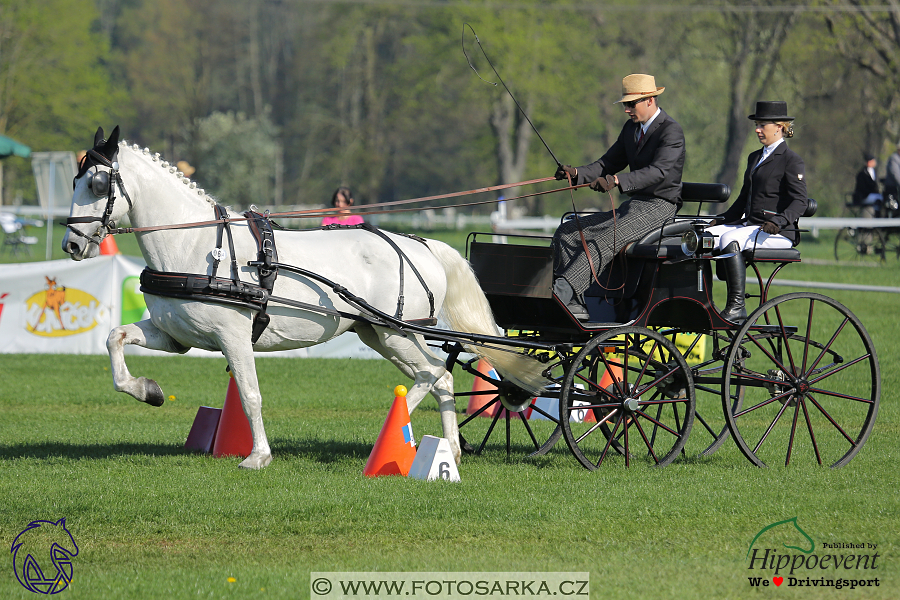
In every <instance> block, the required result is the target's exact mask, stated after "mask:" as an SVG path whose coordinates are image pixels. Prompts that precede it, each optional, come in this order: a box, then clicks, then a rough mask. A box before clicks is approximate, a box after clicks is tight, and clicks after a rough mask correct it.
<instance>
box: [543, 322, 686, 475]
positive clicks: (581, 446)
mask: <svg viewBox="0 0 900 600" xmlns="http://www.w3.org/2000/svg"><path fill="white" fill-rule="evenodd" d="M559 410H560V416H561V418H560V425H561V428H562V434H563V437H565V439H566V443H567V444H568V445H569V449H570V450H571V451H572V454H574V455H575V458H577V459H578V461H579V462H580V463H581V464H582V465H584V466H585V467H586V468H587V469H589V470H594V469H596V468H598V467H599V466H600V465H602V464H603V462H604V461H606V462H609V461H615V462H620V461H622V460H623V459H624V463H625V466H626V467H627V466H631V463H632V462H634V461H638V462H642V463H646V464H650V465H656V466H665V465H667V464H669V463H670V462H672V461H673V460H675V458H677V457H678V455H679V454H680V453H681V451H682V449H683V448H684V444H685V442H686V441H687V437H688V434H689V433H690V431H691V425H692V424H693V422H694V381H693V378H692V377H691V371H690V369H689V367H688V364H687V362H686V361H685V360H684V357H683V356H682V355H681V353H680V352H679V351H678V350H677V348H675V345H674V344H673V343H672V342H670V341H669V340H668V339H666V338H665V337H664V336H663V335H661V334H659V333H657V332H655V331H651V330H649V329H644V328H642V327H619V328H616V329H611V330H608V331H606V332H604V333H602V334H600V335H598V336H597V337H594V338H592V339H591V341H590V342H589V343H588V344H587V345H586V346H585V347H584V348H583V349H582V350H581V352H579V353H578V355H577V356H576V357H575V360H574V361H573V363H572V365H571V366H570V367H569V369H568V371H567V372H566V378H565V380H564V381H563V385H562V396H561V398H560V409H559ZM584 411H590V412H591V413H592V416H593V418H584V416H583V415H584ZM579 417H580V418H579ZM617 450H618V451H619V452H620V453H621V454H622V455H623V458H620V457H619V456H618V452H617Z"/></svg>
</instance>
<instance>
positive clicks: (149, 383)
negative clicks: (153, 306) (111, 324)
mask: <svg viewBox="0 0 900 600" xmlns="http://www.w3.org/2000/svg"><path fill="white" fill-rule="evenodd" d="M127 344H134V345H136V346H141V347H143V348H149V349H151V350H163V351H164V352H178V353H184V352H186V351H187V350H188V348H185V347H184V346H182V345H181V344H179V343H178V342H176V341H175V340H174V339H173V338H172V337H171V336H170V335H169V334H168V333H166V332H164V331H161V330H159V329H157V328H156V326H155V325H154V324H153V323H151V322H150V319H146V320H144V321H140V322H138V323H131V324H130V325H121V326H119V327H116V328H115V329H113V330H112V331H110V332H109V337H108V338H106V349H107V350H108V351H109V362H110V365H111V366H112V376H113V387H115V389H116V391H117V392H125V393H126V394H128V395H129V396H134V397H135V398H137V399H138V400H140V401H141V402H146V403H147V404H149V405H151V406H162V404H163V402H165V396H164V395H163V392H162V389H161V388H160V387H159V384H158V383H156V382H155V381H153V380H152V379H147V378H146V377H133V376H132V375H131V373H129V372H128V366H127V365H126V364H125V352H124V349H125V346H126V345H127Z"/></svg>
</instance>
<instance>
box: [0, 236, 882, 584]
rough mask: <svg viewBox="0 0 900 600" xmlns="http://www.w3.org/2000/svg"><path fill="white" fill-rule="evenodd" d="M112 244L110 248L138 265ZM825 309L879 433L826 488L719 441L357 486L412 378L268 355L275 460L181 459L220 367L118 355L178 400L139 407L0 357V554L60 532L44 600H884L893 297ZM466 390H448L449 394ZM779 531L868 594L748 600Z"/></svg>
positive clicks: (821, 268) (57, 365)
mask: <svg viewBox="0 0 900 600" xmlns="http://www.w3.org/2000/svg"><path fill="white" fill-rule="evenodd" d="M59 239H61V237H60V238H59ZM128 240H132V241H133V238H132V237H130V236H122V237H121V238H120V241H119V247H120V249H122V250H123V251H125V252H126V253H133V252H130V251H129V249H130V247H129V246H128V244H130V243H131V242H130V241H128ZM40 248H41V249H42V248H43V246H40ZM803 251H804V257H805V258H806V257H808V256H812V257H816V256H818V255H819V254H821V255H822V256H823V257H827V255H828V252H829V251H830V244H828V243H827V242H826V241H822V242H819V243H816V242H805V243H804V246H803ZM4 258H5V257H4ZM782 277H784V278H790V279H799V280H809V281H843V282H849V283H870V284H874V285H887V286H898V285H900V265H898V264H897V263H896V262H894V263H890V262H889V263H888V264H886V265H885V266H883V267H879V268H860V267H853V266H836V265H820V264H802V265H792V266H790V267H788V268H787V269H786V270H785V271H784V272H783V275H782ZM791 291H796V288H776V289H775V290H774V291H773V295H774V294H780V293H787V292H791ZM827 295H829V296H833V297H834V298H836V299H838V300H839V301H841V302H842V303H844V304H845V305H846V306H848V307H850V308H851V310H853V311H854V312H855V313H856V314H857V315H858V316H859V317H860V318H861V320H862V322H863V323H864V324H865V325H866V327H867V328H868V330H869V332H870V334H871V335H872V337H873V339H874V341H875V345H876V348H877V349H878V352H879V358H880V362H881V372H882V403H881V410H880V413H879V415H878V421H877V423H876V425H875V429H874V432H873V433H872V436H871V437H870V438H869V441H868V443H867V444H866V446H865V447H864V448H863V449H862V451H861V452H860V454H859V455H858V456H857V457H856V458H855V459H854V460H853V461H852V462H851V463H850V464H849V465H848V466H846V467H844V468H842V469H838V470H831V469H827V468H821V467H818V466H815V465H814V464H812V463H811V461H795V462H794V463H792V464H791V466H790V467H787V468H785V467H782V466H773V467H771V468H769V469H764V470H763V469H757V468H755V467H752V466H751V465H750V464H749V463H748V462H747V461H746V459H745V458H744V457H743V456H742V455H741V454H740V453H739V452H738V451H737V449H736V448H735V447H734V444H732V443H731V442H730V441H729V442H728V443H726V445H725V446H724V447H723V448H722V449H721V450H720V451H719V452H717V453H716V454H714V455H712V456H711V457H706V458H694V457H689V458H687V459H684V460H677V461H676V462H675V463H673V464H672V465H671V466H669V467H666V468H664V469H647V468H643V467H641V468H632V469H628V470H626V469H624V468H623V466H622V465H621V462H615V463H613V464H610V465H604V467H603V468H602V469H600V470H598V471H596V472H588V471H586V470H584V469H582V468H581V467H580V466H579V465H578V464H577V463H576V462H575V460H574V459H573V458H572V457H571V456H570V454H569V452H568V450H567V449H566V447H565V444H564V443H562V442H561V443H560V444H558V445H557V447H556V448H554V450H552V451H551V452H550V453H549V455H548V456H546V457H542V458H540V459H536V460H528V459H524V458H523V456H524V454H525V448H526V444H525V440H524V439H523V437H521V436H520V437H517V438H515V440H514V441H515V444H514V449H513V456H512V458H511V459H510V460H507V458H506V454H505V452H504V451H503V449H502V442H501V440H500V438H497V439H496V443H493V444H491V445H489V447H488V449H487V451H486V452H485V454H484V455H482V456H478V457H473V456H465V457H464V458H463V463H462V465H461V467H460V475H461V479H462V481H461V482H460V483H455V484H450V483H446V482H430V483H426V482H420V481H414V480H408V479H405V478H399V477H385V478H378V479H368V478H366V477H364V476H363V475H362V469H363V466H364V464H365V461H366V458H367V457H368V454H369V452H370V450H371V448H372V444H373V443H374V441H375V439H376V438H377V436H378V432H379V430H380V428H381V425H382V423H383V421H384V417H385V414H386V412H387V409H388V407H389V406H390V402H391V400H392V389H393V387H394V386H395V385H397V384H398V383H407V382H406V381H404V379H403V377H402V376H401V375H400V374H399V373H398V372H397V371H396V370H395V369H394V368H393V367H392V366H390V365H389V364H388V363H386V362H385V361H361V360H349V359H347V360H338V359H332V360H313V359H307V360H297V359H284V358H277V357H272V358H263V359H259V360H258V361H257V367H258V370H259V374H260V380H261V387H262V393H263V416H264V419H265V423H266V427H267V433H268V435H269V440H270V443H271V445H272V449H273V452H274V455H275V458H274V460H273V462H272V464H271V465H270V466H269V467H268V468H266V469H264V470H262V471H259V472H245V471H243V470H240V469H238V468H237V463H238V462H239V460H238V459H213V458H211V457H208V456H202V455H197V454H193V453H189V452H186V451H184V449H183V445H184V440H185V438H186V436H187V433H188V431H189V429H190V425H191V422H192V420H193V418H194V415H195V414H196V412H197V408H198V407H199V406H203V405H206V406H221V405H222V401H223V400H224V396H225V389H226V386H227V378H226V377H227V376H226V374H225V372H224V369H225V361H224V359H205V358H188V357H129V359H128V363H129V367H130V369H131V372H132V373H134V374H136V375H144V376H147V377H151V378H153V379H156V380H157V381H158V382H159V383H160V384H161V385H162V387H163V391H164V392H165V394H166V395H167V396H174V399H171V400H169V401H167V402H166V403H165V405H164V406H162V407H160V408H152V407H149V406H147V405H144V404H140V403H138V402H136V401H134V400H133V399H131V398H130V397H128V396H125V395H122V394H117V393H116V392H115V391H113V389H112V383H111V377H110V373H109V364H108V359H107V358H106V357H103V356H34V355H3V356H0V408H2V412H0V501H2V506H3V509H2V510H0V540H5V542H6V543H7V544H11V543H12V541H13V540H14V539H15V537H16V535H17V534H18V533H19V532H20V531H22V529H24V528H25V527H26V526H27V524H28V523H29V522H30V521H32V520H54V521H55V520H58V519H60V518H63V517H64V518H66V523H67V525H68V527H69V530H70V531H71V533H72V536H73V538H74V539H75V541H76V542H77V544H78V547H79V554H78V556H77V558H76V559H75V560H74V562H73V573H74V577H73V580H72V583H71V585H70V586H69V588H68V589H66V590H64V591H63V592H62V595H64V596H61V597H68V598H79V599H81V598H197V597H200V598H242V599H243V598H308V597H309V596H310V592H309V584H310V576H309V574H310V572H313V571H440V572H448V571H519V572H523V571H524V572H544V571H573V572H578V571H586V572H589V573H590V578H591V587H590V591H591V597H593V598H607V597H615V598H641V599H648V598H649V599H652V598H679V599H680V598H691V599H693V598H696V599H701V598H703V599H706V598H756V597H766V596H769V595H774V596H776V597H784V598H885V599H887V598H897V597H900V558H898V556H897V551H898V547H900V533H898V532H900V497H898V494H897V492H896V490H897V484H898V477H897V468H896V464H897V460H898V454H900V451H898V448H900V411H898V408H897V403H896V398H897V395H896V392H895V390H897V389H898V385H900V358H898V356H897V352H896V349H897V348H898V343H897V340H898V339H900V325H898V320H897V319H896V318H895V316H894V315H895V314H896V307H897V304H898V303H897V296H896V295H895V294H884V293H862V292H844V291H836V292H828V293H827ZM471 386H472V380H471V378H470V377H466V376H463V375H459V376H458V377H457V389H471ZM458 408H459V410H462V409H463V408H464V406H462V405H460V406H459V407H458ZM412 422H413V431H414V433H415V435H416V437H417V438H420V437H421V436H422V435H423V434H431V435H440V419H439V415H438V412H437V408H436V404H435V402H434V401H433V400H431V399H427V400H426V401H425V402H423V404H422V406H421V407H420V409H419V410H417V411H416V412H415V413H414V414H413V417H412ZM792 517H796V518H797V524H798V525H799V526H800V527H801V528H802V530H803V531H804V532H806V534H808V535H809V537H810V538H812V539H813V540H814V542H815V544H816V546H817V548H816V550H815V553H816V554H817V555H820V556H825V555H826V554H835V555H840V554H850V553H856V554H858V553H861V552H866V553H868V554H874V553H875V552H877V554H878V559H877V563H876V566H877V568H875V569H870V570H862V569H860V570H857V569H851V570H844V569H843V568H841V569H837V568H829V569H826V570H821V569H818V568H816V569H812V570H810V571H806V570H804V569H800V570H799V571H798V572H797V573H795V574H794V575H795V576H801V577H803V578H805V577H807V576H808V577H810V578H812V579H818V578H821V577H825V578H828V579H834V578H842V577H843V578H847V579H870V578H871V579H874V578H875V577H877V578H878V579H879V583H880V585H879V586H878V587H865V588H857V589H853V590H850V589H849V588H844V589H842V590H836V589H834V588H824V589H823V588H821V587H817V588H801V587H788V585H787V581H788V579H787V577H788V576H789V575H788V573H787V572H785V571H782V572H781V573H780V575H784V576H785V584H784V585H782V586H780V587H778V588H775V587H774V585H773V584H770V586H769V587H767V588H753V587H751V585H750V583H749V581H748V577H751V576H762V577H766V578H767V579H771V576H772V575H773V573H772V571H771V570H768V571H767V570H763V569H760V568H756V569H752V570H751V569H748V565H749V561H748V558H747V552H748V548H749V546H750V544H751V542H752V541H753V540H754V536H756V535H757V534H758V533H759V532H760V531H761V530H762V529H763V528H765V527H766V526H768V525H770V524H772V523H776V522H778V521H783V520H786V519H790V518H792ZM760 539H761V540H763V539H764V538H760ZM801 541H802V540H798V539H797V536H796V535H794V536H793V537H779V538H772V539H768V540H766V546H765V547H767V548H775V549H777V550H778V552H780V553H782V554H798V552H797V551H796V550H789V549H785V548H784V547H783V545H782V544H788V545H797V544H798V542H801ZM826 543H827V544H877V550H868V549H867V550H864V551H862V550H861V551H855V550H843V549H825V548H824V547H823V546H822V544H826ZM757 547H759V544H757ZM3 564H5V565H6V566H5V567H0V597H2V598H29V597H33V593H32V592H29V591H27V590H25V589H24V588H23V587H22V586H21V585H20V584H19V583H18V581H17V580H16V578H15V575H14V571H13V568H12V560H10V559H8V560H7V561H6V562H5V563H3ZM230 579H233V581H231V580H230ZM370 597H372V596H370Z"/></svg>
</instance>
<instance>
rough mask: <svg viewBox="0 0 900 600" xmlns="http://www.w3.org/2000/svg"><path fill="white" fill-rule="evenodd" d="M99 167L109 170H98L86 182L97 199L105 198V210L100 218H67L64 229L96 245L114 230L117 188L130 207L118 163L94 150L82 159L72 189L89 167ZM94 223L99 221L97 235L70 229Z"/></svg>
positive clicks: (129, 199) (89, 151) (129, 200)
mask: <svg viewBox="0 0 900 600" xmlns="http://www.w3.org/2000/svg"><path fill="white" fill-rule="evenodd" d="M100 165H102V166H104V167H109V169H110V170H109V171H101V170H99V169H98V170H97V172H96V173H94V174H93V175H91V177H90V179H89V180H88V188H90V190H91V192H93V194H94V195H95V196H96V197H97V198H103V197H104V196H105V197H106V208H104V209H103V213H102V214H101V215H100V216H94V217H69V218H67V219H66V227H68V228H69V229H71V230H72V231H74V232H75V233H77V234H78V235H80V236H81V237H83V238H85V239H87V240H88V241H89V242H90V243H93V244H98V245H99V244H100V242H101V241H103V238H104V237H106V235H107V234H108V233H109V232H110V230H112V229H114V228H115V222H113V221H112V212H113V206H115V203H116V188H117V187H118V188H119V189H120V190H122V195H123V196H125V200H126V201H127V202H128V206H129V207H130V206H131V198H130V197H129V196H128V192H127V191H125V186H124V184H123V183H122V176H121V175H120V174H119V163H118V162H117V161H116V160H115V156H113V159H109V158H107V157H106V156H104V155H103V154H101V153H100V152H97V150H96V149H95V148H91V149H90V150H88V151H87V154H86V155H85V157H84V159H82V163H81V166H80V168H79V170H78V174H77V175H76V176H75V179H73V180H72V188H73V189H74V188H75V186H76V185H77V184H78V179H79V178H80V177H82V176H84V175H85V173H87V172H88V170H89V169H90V168H91V167H94V166H100ZM94 221H100V228H99V229H98V231H97V233H95V234H93V235H87V234H85V233H84V232H82V231H79V230H78V229H76V228H75V227H72V225H73V224H79V223H93V222H94ZM104 230H105V232H104V233H102V234H101V233H100V232H101V231H104Z"/></svg>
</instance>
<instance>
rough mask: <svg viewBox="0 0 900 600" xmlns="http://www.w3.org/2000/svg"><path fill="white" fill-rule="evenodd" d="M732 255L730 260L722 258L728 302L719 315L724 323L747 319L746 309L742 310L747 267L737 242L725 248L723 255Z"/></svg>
mask: <svg viewBox="0 0 900 600" xmlns="http://www.w3.org/2000/svg"><path fill="white" fill-rule="evenodd" d="M732 252H733V253H734V256H732V257H730V258H723V259H722V262H723V263H724V265H725V283H726V285H727V286H728V301H727V302H726V303H725V309H724V310H723V311H722V312H720V313H719V316H721V317H722V318H723V319H725V320H726V321H731V322H732V323H740V322H741V321H743V320H745V319H746V318H747V309H746V308H744V292H745V285H746V279H747V265H746V264H744V257H743V256H741V246H740V244H738V243H737V242H731V243H730V244H728V246H726V247H725V249H724V251H723V253H724V254H728V253H732Z"/></svg>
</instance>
